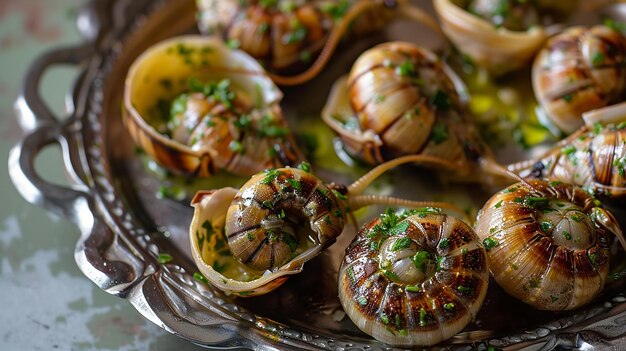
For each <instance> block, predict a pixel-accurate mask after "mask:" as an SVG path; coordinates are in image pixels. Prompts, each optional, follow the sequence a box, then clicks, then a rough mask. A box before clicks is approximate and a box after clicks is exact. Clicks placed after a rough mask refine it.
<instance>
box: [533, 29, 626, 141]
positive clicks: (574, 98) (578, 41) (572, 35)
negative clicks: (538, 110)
mask: <svg viewBox="0 0 626 351" xmlns="http://www.w3.org/2000/svg"><path fill="white" fill-rule="evenodd" d="M625 63H626V38H625V37H624V36H623V35H622V34H621V33H620V32H618V31H616V30H613V29H611V28H609V27H606V26H595V27H592V28H585V27H574V28H570V29H568V30H567V31H565V32H563V33H561V34H559V35H557V36H555V37H553V38H551V39H550V40H549V41H548V42H547V44H546V45H545V47H544V48H543V49H542V50H541V51H540V52H539V54H538V55H537V57H536V59H535V62H534V64H533V71H532V80H533V89H534V91H535V96H536V97H537V100H538V101H539V103H540V104H541V106H542V107H543V109H544V110H545V114H546V117H547V118H549V119H550V120H551V121H552V122H554V124H555V125H556V126H557V127H559V128H560V129H561V130H562V131H564V132H565V133H567V134H569V133H572V132H573V131H575V130H576V129H578V128H579V127H581V126H582V124H583V120H582V114H583V112H585V111H589V110H593V109H597V108H600V107H603V106H607V105H610V104H612V103H616V102H619V101H621V100H623V99H624V97H625V93H626V66H625Z"/></svg>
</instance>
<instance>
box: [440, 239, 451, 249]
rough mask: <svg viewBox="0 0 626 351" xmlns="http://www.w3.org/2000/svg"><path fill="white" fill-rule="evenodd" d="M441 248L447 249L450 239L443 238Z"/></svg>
mask: <svg viewBox="0 0 626 351" xmlns="http://www.w3.org/2000/svg"><path fill="white" fill-rule="evenodd" d="M438 246H439V248H440V249H446V248H448V247H449V246H450V241H449V240H448V239H447V238H443V239H441V240H440V241H439V245H438Z"/></svg>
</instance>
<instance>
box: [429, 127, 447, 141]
mask: <svg viewBox="0 0 626 351" xmlns="http://www.w3.org/2000/svg"><path fill="white" fill-rule="evenodd" d="M431 135H432V140H433V142H434V143H435V145H439V144H441V143H443V142H444V141H446V140H448V128H447V127H446V125H445V124H443V123H441V122H437V123H435V125H434V126H433V129H432V132H431Z"/></svg>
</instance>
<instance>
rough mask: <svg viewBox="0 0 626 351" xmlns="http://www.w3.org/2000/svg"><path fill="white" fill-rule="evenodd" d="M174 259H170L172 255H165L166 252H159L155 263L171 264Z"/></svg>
mask: <svg viewBox="0 0 626 351" xmlns="http://www.w3.org/2000/svg"><path fill="white" fill-rule="evenodd" d="M173 259H174V257H172V255H170V254H168V253H166V252H161V253H159V257H158V258H157V262H159V263H160V264H166V263H169V262H172V260H173Z"/></svg>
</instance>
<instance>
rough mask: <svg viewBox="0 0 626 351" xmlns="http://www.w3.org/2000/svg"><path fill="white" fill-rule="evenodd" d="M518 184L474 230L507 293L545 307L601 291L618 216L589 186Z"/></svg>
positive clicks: (568, 305) (492, 202)
mask: <svg viewBox="0 0 626 351" xmlns="http://www.w3.org/2000/svg"><path fill="white" fill-rule="evenodd" d="M529 184H530V186H531V187H532V188H533V189H532V190H529V189H528V188H527V186H525V185H523V184H521V183H518V184H515V185H512V186H510V187H509V188H507V189H505V190H503V191H500V192H499V193H497V194H495V195H494V196H493V197H492V198H491V199H489V201H487V203H486V204H485V206H484V207H483V208H482V210H481V211H480V212H479V214H478V218H477V221H476V232H477V233H478V235H479V236H480V238H481V239H482V240H483V245H484V246H485V248H486V249H487V251H488V257H489V269H490V270H491V274H492V275H493V277H494V279H495V280H496V282H497V283H498V285H500V286H501V287H502V288H503V289H504V290H505V291H506V292H507V293H508V294H510V295H512V296H514V297H515V298H517V299H519V300H521V301H523V302H525V303H527V304H529V305H531V306H533V307H535V308H537V309H541V310H551V311H556V310H570V309H574V308H577V307H580V306H583V305H585V304H587V303H588V302H590V301H591V300H592V299H593V298H594V297H596V296H597V295H598V293H599V292H600V290H602V287H603V286H604V282H605V280H606V276H607V273H608V270H609V249H608V248H609V244H610V238H609V234H615V235H616V236H618V238H619V237H620V235H621V231H620V230H619V225H618V223H617V221H616V220H615V218H613V216H612V215H611V214H610V213H609V212H607V211H605V210H603V209H601V208H600V207H599V206H600V204H599V202H598V201H597V200H595V199H594V198H593V197H591V196H590V195H589V194H588V193H586V192H585V191H584V190H582V189H580V188H578V187H575V186H573V185H570V184H566V183H562V182H558V181H552V182H548V181H543V180H532V181H529Z"/></svg>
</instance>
